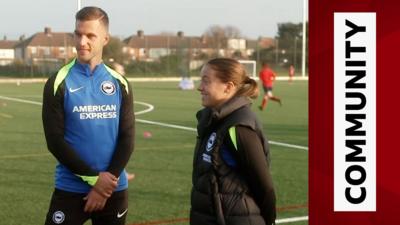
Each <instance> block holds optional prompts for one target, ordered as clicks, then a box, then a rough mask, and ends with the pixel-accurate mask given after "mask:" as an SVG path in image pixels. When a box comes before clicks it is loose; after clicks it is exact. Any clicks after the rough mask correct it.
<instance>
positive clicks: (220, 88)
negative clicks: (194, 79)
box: [197, 65, 236, 108]
mask: <svg viewBox="0 0 400 225" xmlns="http://www.w3.org/2000/svg"><path fill="white" fill-rule="evenodd" d="M200 77H201V80H200V85H199V87H198V88H197V90H198V91H200V94H201V104H202V105H203V106H204V107H210V108H217V107H218V106H221V105H222V104H223V103H225V102H226V101H228V100H229V99H230V98H231V97H232V96H233V95H234V94H235V92H236V87H235V85H234V84H233V83H232V82H227V83H224V82H223V81H221V80H220V79H219V78H218V77H217V72H216V71H215V70H213V69H212V67H210V66H209V65H205V66H204V67H203V68H202V70H201V72H200Z"/></svg>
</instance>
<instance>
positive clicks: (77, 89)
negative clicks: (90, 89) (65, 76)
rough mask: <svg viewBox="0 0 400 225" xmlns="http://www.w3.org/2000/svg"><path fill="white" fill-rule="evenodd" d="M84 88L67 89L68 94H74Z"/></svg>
mask: <svg viewBox="0 0 400 225" xmlns="http://www.w3.org/2000/svg"><path fill="white" fill-rule="evenodd" d="M84 87H85V86H82V87H78V88H74V89H72V88H69V92H71V93H74V92H77V91H79V90H81V89H82V88H84Z"/></svg>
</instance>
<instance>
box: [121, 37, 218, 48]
mask: <svg viewBox="0 0 400 225" xmlns="http://www.w3.org/2000/svg"><path fill="white" fill-rule="evenodd" d="M124 43H125V44H126V45H127V46H129V47H132V48H146V47H147V48H168V47H169V48H179V47H183V48H212V46H213V45H212V41H211V39H209V40H207V39H206V38H202V37H191V36H187V37H178V36H166V35H141V36H138V35H132V36H130V37H128V38H126V39H125V40H124Z"/></svg>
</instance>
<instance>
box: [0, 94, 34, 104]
mask: <svg viewBox="0 0 400 225" xmlns="http://www.w3.org/2000/svg"><path fill="white" fill-rule="evenodd" d="M0 99H4V100H9V101H14V102H22V103H28V104H33V105H42V103H41V102H36V101H29V100H24V99H20V98H10V97H6V96H1V95H0Z"/></svg>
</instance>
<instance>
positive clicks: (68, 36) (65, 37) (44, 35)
mask: <svg viewBox="0 0 400 225" xmlns="http://www.w3.org/2000/svg"><path fill="white" fill-rule="evenodd" d="M73 45H74V42H73V34H72V33H66V32H51V31H49V32H39V33H36V34H34V35H32V36H31V37H29V38H28V39H26V40H23V41H21V42H20V43H19V44H18V45H17V46H18V47H21V46H24V47H26V46H49V47H50V46H60V47H62V46H73ZM17 46H16V47H17Z"/></svg>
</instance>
